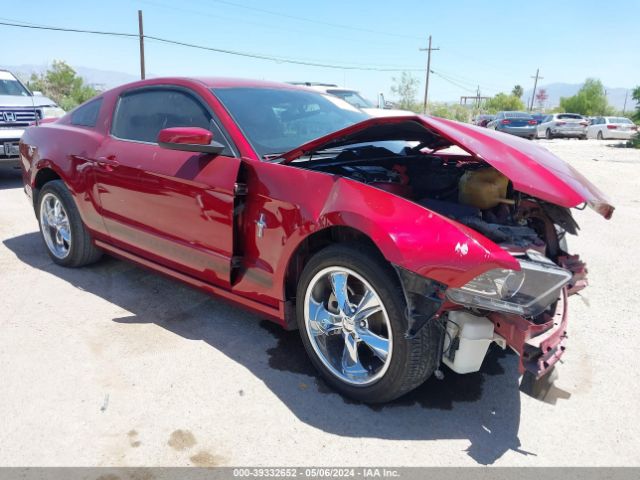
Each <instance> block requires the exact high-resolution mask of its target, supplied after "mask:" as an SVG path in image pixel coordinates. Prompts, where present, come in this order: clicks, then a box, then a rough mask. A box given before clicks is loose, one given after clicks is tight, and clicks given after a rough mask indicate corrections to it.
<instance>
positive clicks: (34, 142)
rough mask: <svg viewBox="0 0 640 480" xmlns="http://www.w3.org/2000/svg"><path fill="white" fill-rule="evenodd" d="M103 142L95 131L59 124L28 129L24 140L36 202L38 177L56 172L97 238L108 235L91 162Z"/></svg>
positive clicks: (26, 172) (25, 165) (26, 169)
mask: <svg viewBox="0 0 640 480" xmlns="http://www.w3.org/2000/svg"><path fill="white" fill-rule="evenodd" d="M102 138H103V137H102V134H100V133H99V132H96V131H95V130H92V129H89V128H82V127H74V126H71V125H66V124H64V123H61V122H60V123H58V122H56V123H47V124H43V125H40V126H34V127H29V128H28V129H27V130H26V131H25V133H24V135H23V137H22V140H21V143H22V144H23V146H22V149H21V151H22V153H23V157H24V158H23V161H22V168H23V178H24V182H25V184H28V185H29V186H31V188H32V190H33V192H34V202H35V201H37V193H38V190H37V179H38V173H39V172H40V171H42V170H43V169H51V170H53V171H54V172H55V173H56V174H57V175H58V176H59V177H60V178H61V179H62V181H63V182H64V183H65V185H66V186H67V188H68V189H69V191H70V192H71V195H72V196H73V198H74V200H75V202H76V206H77V207H78V210H79V212H80V216H81V217H82V220H83V222H84V223H85V225H86V226H87V227H88V228H89V229H90V230H91V231H92V232H94V233H97V234H98V236H101V235H106V232H105V229H104V225H103V223H102V220H101V218H100V216H99V215H98V212H97V209H96V206H97V199H98V196H97V192H95V191H94V189H93V187H94V185H93V181H92V178H93V163H92V162H91V160H90V159H92V158H93V156H94V153H95V152H96V150H97V148H98V146H99V145H100V143H101V141H102Z"/></svg>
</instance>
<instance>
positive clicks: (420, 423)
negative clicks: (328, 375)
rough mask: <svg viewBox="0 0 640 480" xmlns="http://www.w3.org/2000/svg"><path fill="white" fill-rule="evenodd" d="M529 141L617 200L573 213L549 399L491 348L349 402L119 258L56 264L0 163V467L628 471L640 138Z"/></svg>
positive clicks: (301, 365)
mask: <svg viewBox="0 0 640 480" xmlns="http://www.w3.org/2000/svg"><path fill="white" fill-rule="evenodd" d="M538 142H539V143H540V144H541V145H544V146H545V147H547V148H549V149H550V150H552V151H553V152H555V153H556V154H557V155H559V156H560V157H561V158H564V159H565V160H567V161H569V162H570V163H571V164H573V165H574V166H575V167H576V168H578V169H579V170H580V171H581V172H582V173H583V174H585V175H586V176H587V177H588V178H590V179H591V180H592V181H593V182H594V183H596V185H598V186H599V187H600V188H601V189H602V190H603V191H605V192H607V193H608V194H609V196H610V197H611V198H612V199H613V203H614V204H615V205H616V207H617V210H616V212H615V214H614V216H613V219H612V220H611V221H609V222H607V221H605V220H603V219H602V218H601V217H599V216H598V215H596V214H595V213H594V212H593V211H590V210H585V211H580V212H576V214H575V216H576V219H577V220H578V222H579V224H580V226H581V227H582V230H581V235H580V236H579V237H571V238H570V239H569V244H570V246H571V250H572V251H573V252H576V253H580V254H581V256H582V257H583V258H584V259H585V260H587V262H588V263H589V271H590V282H591V286H590V287H589V288H588V289H587V290H586V293H585V294H586V296H587V298H588V303H589V304H590V306H588V305H587V303H586V302H583V301H582V300H581V299H580V298H577V297H573V298H572V301H571V302H570V304H571V305H570V307H571V323H570V332H569V336H570V339H569V342H570V343H569V347H568V350H567V354H566V355H565V357H564V362H563V364H562V365H560V366H559V374H560V379H559V381H558V382H557V384H556V386H557V389H556V390H555V392H553V395H552V398H551V401H549V402H546V403H545V402H542V401H539V400H535V399H533V398H530V397H528V396H526V395H524V394H521V393H520V392H519V391H518V381H519V379H518V376H517V372H516V356H515V355H513V354H505V353H502V352H500V351H495V352H493V353H492V355H491V356H490V357H489V358H487V359H486V360H485V364H484V366H483V371H482V372H480V373H476V374H470V375H466V376H457V375H454V374H449V375H447V376H446V377H445V379H444V380H443V381H438V380H435V379H430V380H429V381H428V382H427V383H426V384H425V385H424V386H423V387H421V388H420V389H418V390H417V391H415V392H413V393H411V394H410V395H408V396H407V397H405V398H402V399H400V400H398V401H396V402H394V403H392V404H389V405H386V406H384V407H377V408H371V407H368V406H365V405H361V404H354V403H353V402H350V401H348V400H345V399H343V398H342V397H340V396H339V395H337V394H335V393H333V392H331V391H330V390H329V389H328V388H327V387H326V386H325V385H324V384H323V383H322V382H321V381H320V380H318V379H317V378H316V376H315V373H314V371H313V370H312V368H311V367H310V365H309V364H308V362H307V360H306V357H305V355H304V351H303V348H302V345H301V343H300V341H299V340H298V336H297V332H293V333H287V332H283V331H280V330H279V329H278V328H277V327H275V326H272V325H270V324H268V323H267V322H265V321H264V320H263V319H262V318H260V317H259V316H256V315H253V314H250V313H247V312H245V311H243V310H240V309H238V308H236V307H234V306H231V305H229V304H227V303H224V302H221V301H219V300H217V299H215V298H211V297H208V296H207V295H205V294H202V293H200V292H197V291H194V290H192V289H190V288H189V287H186V286H183V285H182V284H180V283H177V282H174V281H172V280H168V279H166V278H164V277H161V276H159V275H156V274H153V273H149V272H147V271H145V270H143V269H140V268H138V267H136V266H134V265H131V264H129V263H125V262H122V261H118V260H115V259H111V258H105V259H104V260H103V261H101V262H100V263H98V264H97V265H95V266H92V267H90V268H84V269H79V270H69V269H64V268H60V267H58V266H56V265H54V264H53V263H52V262H51V261H50V260H49V257H48V256H47V255H46V253H45V247H44V245H43V244H42V242H41V239H40V236H39V234H38V233H37V223H36V220H35V217H34V215H33V212H32V210H31V208H30V206H29V204H28V202H27V199H26V197H25V195H24V193H23V191H22V189H21V182H20V179H19V177H18V175H16V174H14V173H12V172H6V171H3V172H1V173H0V205H1V206H2V209H1V210H0V241H1V243H0V298H1V299H2V308H1V310H0V388H1V390H0V392H1V393H0V412H1V413H0V465H2V466H63V465H64V466H90V465H109V466H143V465H144V466H159V465H163V466H172V465H176V466H181V465H201V466H209V465H277V466H284V465H352V466H367V465H389V466H401V465H421V466H422V465H441V466H448V465H477V464H495V465H502V466H506V465H526V466H556V465H585V466H587V465H589V466H592V465H593V466H596V465H598V466H604V465H636V466H640V455H638V449H639V447H640V440H639V439H640V409H639V408H638V405H639V403H638V398H640V373H639V372H640V356H639V355H638V353H637V352H638V345H637V343H636V342H637V338H638V335H637V333H638V320H640V315H638V312H639V311H640V300H639V296H638V292H639V291H640V280H639V279H638V273H637V270H638V260H637V259H638V253H637V242H638V238H640V198H639V196H638V195H639V193H640V188H639V185H640V184H639V181H638V179H639V178H640V150H629V149H623V148H615V147H614V146H613V145H612V144H611V142H607V141H604V142H598V141H595V140H589V141H578V140H552V141H546V140H538ZM553 400H557V401H556V402H555V404H553Z"/></svg>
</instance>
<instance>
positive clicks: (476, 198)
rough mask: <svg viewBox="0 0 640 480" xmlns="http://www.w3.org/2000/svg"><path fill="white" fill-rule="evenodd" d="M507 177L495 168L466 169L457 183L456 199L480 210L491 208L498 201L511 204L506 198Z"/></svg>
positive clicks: (511, 201) (497, 203) (498, 202)
mask: <svg viewBox="0 0 640 480" xmlns="http://www.w3.org/2000/svg"><path fill="white" fill-rule="evenodd" d="M508 186H509V179H508V178H507V177H505V176H504V175H503V174H501V173H500V172H499V171H497V170H496V169H495V168H491V167H487V168H480V169H478V170H467V171H466V172H465V173H464V175H462V177H461V178H460V182H459V183H458V200H459V201H460V203H463V204H465V205H471V206H473V207H476V208H479V209H480V210H487V209H489V208H493V207H495V206H497V205H499V204H500V203H507V204H511V205H513V203H514V201H513V200H510V199H508V198H507V187H508Z"/></svg>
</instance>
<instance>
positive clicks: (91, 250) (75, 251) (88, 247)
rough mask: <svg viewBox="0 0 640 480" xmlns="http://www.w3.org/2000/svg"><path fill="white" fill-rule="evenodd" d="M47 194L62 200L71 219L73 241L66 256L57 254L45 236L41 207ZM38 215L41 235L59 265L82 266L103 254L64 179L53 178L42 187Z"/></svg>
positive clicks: (37, 205)
mask: <svg viewBox="0 0 640 480" xmlns="http://www.w3.org/2000/svg"><path fill="white" fill-rule="evenodd" d="M47 194H51V195H53V196H54V197H56V198H57V199H58V200H59V201H60V203H61V204H62V206H63V207H64V210H65V211H66V214H67V217H68V220H69V230H70V238H71V242H70V246H69V252H68V254H67V255H66V256H65V257H64V258H60V257H58V256H56V255H55V254H54V253H53V252H52V250H51V248H50V247H49V246H48V244H47V242H46V240H45V238H44V232H43V225H42V219H41V218H40V209H41V207H42V200H43V198H44V197H45V195H47ZM36 217H37V219H38V225H39V226H40V235H41V236H42V239H43V242H44V244H45V248H46V249H47V253H48V254H49V256H50V257H51V259H52V260H53V261H54V262H55V263H57V264H58V265H62V266H64V267H82V266H84V265H88V264H90V263H94V262H96V261H97V260H99V259H100V257H101V256H102V250H100V249H99V248H98V247H96V245H95V244H94V242H93V239H92V238H91V235H90V234H89V232H88V231H87V229H86V227H85V226H84V224H83V223H82V219H81V218H80V213H79V212H78V208H77V207H76V204H75V201H74V200H73V197H72V196H71V192H69V189H68V188H67V187H66V185H65V184H64V182H63V181H62V180H52V181H50V182H48V183H46V184H45V185H44V186H43V187H42V189H41V190H40V192H39V194H38V201H37V202H36Z"/></svg>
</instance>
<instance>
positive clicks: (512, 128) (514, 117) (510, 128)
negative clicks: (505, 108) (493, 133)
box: [487, 112, 537, 140]
mask: <svg viewBox="0 0 640 480" xmlns="http://www.w3.org/2000/svg"><path fill="white" fill-rule="evenodd" d="M536 124H537V122H536V121H535V119H534V118H533V116H531V114H529V113H526V112H498V114H497V115H496V118H495V119H493V120H492V121H490V122H489V123H488V124H487V128H491V129H493V130H497V131H498V132H504V133H509V134H511V135H516V136H518V137H524V138H528V139H530V140H533V139H534V138H535V137H536Z"/></svg>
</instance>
